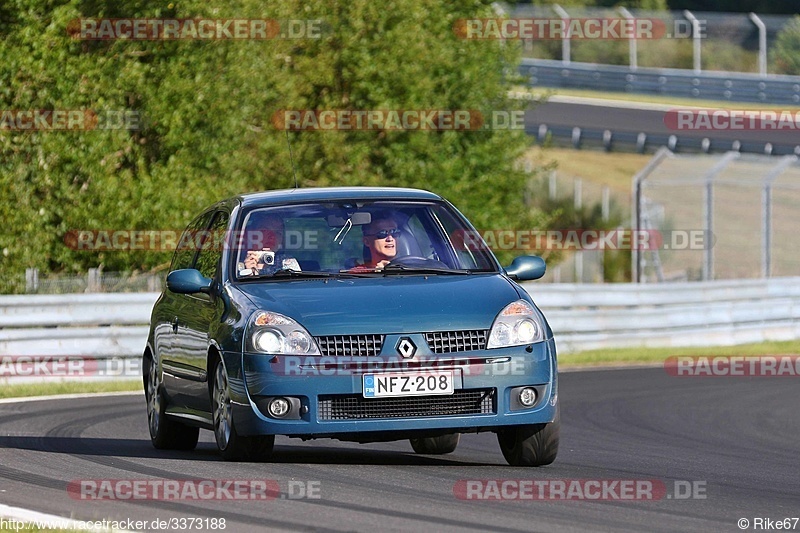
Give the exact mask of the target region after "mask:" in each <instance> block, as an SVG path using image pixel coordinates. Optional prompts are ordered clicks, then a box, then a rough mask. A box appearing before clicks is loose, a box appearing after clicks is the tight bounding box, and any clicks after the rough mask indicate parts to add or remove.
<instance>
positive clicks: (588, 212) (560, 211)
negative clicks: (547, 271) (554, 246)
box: [531, 178, 631, 282]
mask: <svg viewBox="0 0 800 533" xmlns="http://www.w3.org/2000/svg"><path fill="white" fill-rule="evenodd" d="M547 189H548V185H547V181H546V180H545V179H543V178H540V179H539V180H536V181H535V182H533V183H532V190H535V191H540V192H539V193H538V194H532V195H531V196H532V197H534V198H535V200H534V201H533V205H534V206H535V207H536V208H537V209H540V210H541V211H543V212H545V213H550V215H551V216H552V217H553V218H552V220H551V221H550V225H549V227H548V228H547V229H549V230H561V231H569V230H587V229H588V230H595V231H613V230H616V229H619V228H622V227H623V226H624V225H625V224H626V217H625V216H624V215H623V212H622V209H621V208H620V206H619V205H617V203H616V202H615V201H614V200H613V199H612V200H611V201H610V202H609V213H608V218H607V219H604V218H603V207H602V203H600V202H595V203H591V204H586V205H582V206H581V207H578V208H576V207H575V199H574V197H572V196H558V197H556V198H551V197H550V196H549V195H548V194H546V193H545V192H543V191H547ZM538 255H541V256H542V257H543V258H545V259H546V260H547V261H548V264H550V263H558V262H559V261H560V260H561V259H562V255H563V252H561V251H559V250H545V251H543V252H542V253H539V254H538ZM603 277H604V279H603V281H606V282H626V281H630V280H631V252H630V250H604V252H603Z"/></svg>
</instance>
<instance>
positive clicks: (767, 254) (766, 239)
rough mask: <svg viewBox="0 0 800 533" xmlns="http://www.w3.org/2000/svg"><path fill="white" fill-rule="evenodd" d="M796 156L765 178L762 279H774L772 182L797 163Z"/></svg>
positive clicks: (781, 163) (775, 168) (762, 195)
mask: <svg viewBox="0 0 800 533" xmlns="http://www.w3.org/2000/svg"><path fill="white" fill-rule="evenodd" d="M797 161H798V157H797V156H796V155H787V156H786V157H783V158H781V161H780V162H779V163H778V164H777V165H775V166H774V167H772V169H771V170H770V171H769V172H768V173H767V175H766V176H764V188H763V189H762V191H761V234H762V239H761V243H762V244H761V245H762V249H761V277H764V278H769V277H772V182H773V181H775V179H776V178H777V177H778V176H780V175H781V173H782V172H783V171H784V170H786V169H787V168H789V167H790V166H792V165H794V164H795V163H797Z"/></svg>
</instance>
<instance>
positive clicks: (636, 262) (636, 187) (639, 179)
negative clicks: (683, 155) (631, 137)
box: [631, 146, 672, 283]
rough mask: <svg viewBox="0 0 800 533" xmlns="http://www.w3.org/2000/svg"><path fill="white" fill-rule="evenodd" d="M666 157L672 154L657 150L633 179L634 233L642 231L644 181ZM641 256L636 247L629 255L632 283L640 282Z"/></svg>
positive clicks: (632, 213)
mask: <svg viewBox="0 0 800 533" xmlns="http://www.w3.org/2000/svg"><path fill="white" fill-rule="evenodd" d="M668 155H670V156H671V155H672V152H671V151H670V150H669V149H668V148H666V147H664V146H662V147H661V148H659V149H658V151H657V152H656V155H654V156H653V159H651V160H650V161H648V163H647V165H645V167H644V168H643V169H642V170H640V171H639V173H638V174H636V175H635V176H634V177H633V191H632V194H631V196H632V201H633V205H632V206H631V217H632V220H631V226H633V228H632V229H633V231H634V232H638V231H639V230H640V229H642V206H643V202H642V189H643V187H644V180H646V179H647V177H648V176H649V175H650V174H651V173H652V172H653V170H655V169H656V167H658V165H660V164H661V161H662V160H663V159H664V158H665V157H667V156H668ZM642 255H643V254H642V252H641V250H638V246H634V247H633V250H632V253H631V281H633V282H634V283H641V282H642V270H643V269H642Z"/></svg>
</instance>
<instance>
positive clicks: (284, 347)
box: [245, 311, 320, 355]
mask: <svg viewBox="0 0 800 533" xmlns="http://www.w3.org/2000/svg"><path fill="white" fill-rule="evenodd" d="M245 349H246V350H247V351H249V352H262V353H268V354H276V355H320V352H319V348H317V343H316V342H314V339H313V338H312V337H311V335H309V334H308V332H307V331H306V330H305V328H304V327H303V326H301V325H300V324H298V323H297V322H296V321H295V320H292V319H291V318H289V317H288V316H284V315H280V314H278V313H271V312H268V311H259V312H257V313H255V314H254V315H253V317H252V318H251V319H250V325H249V327H248V332H247V346H246V348H245Z"/></svg>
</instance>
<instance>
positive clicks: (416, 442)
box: [409, 433, 461, 455]
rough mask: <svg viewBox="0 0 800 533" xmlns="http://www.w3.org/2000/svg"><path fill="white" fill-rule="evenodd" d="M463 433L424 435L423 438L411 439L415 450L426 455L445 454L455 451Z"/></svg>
mask: <svg viewBox="0 0 800 533" xmlns="http://www.w3.org/2000/svg"><path fill="white" fill-rule="evenodd" d="M460 437H461V435H460V434H459V433H456V434H455V435H442V436H441V437H424V438H421V439H409V440H410V442H411V447H412V448H414V451H415V452H417V453H419V454H424V455H444V454H446V453H453V452H454V451H455V450H456V446H458V441H459V439H460Z"/></svg>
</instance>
